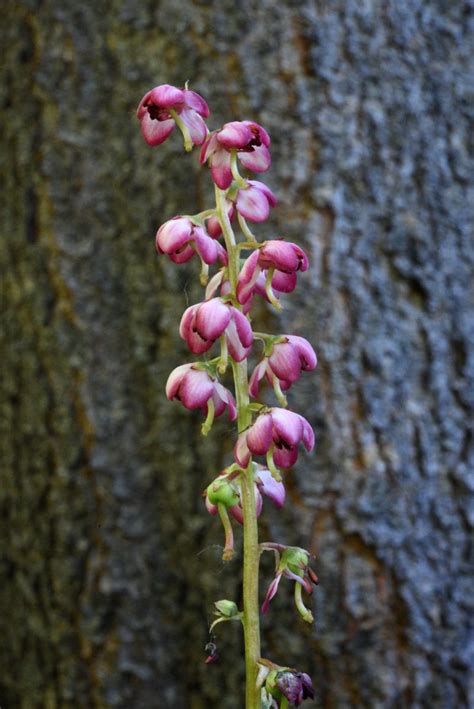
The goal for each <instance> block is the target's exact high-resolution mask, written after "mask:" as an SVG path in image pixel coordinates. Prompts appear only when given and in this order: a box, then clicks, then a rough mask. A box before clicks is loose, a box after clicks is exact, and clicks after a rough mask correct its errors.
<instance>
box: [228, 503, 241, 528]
mask: <svg viewBox="0 0 474 709" xmlns="http://www.w3.org/2000/svg"><path fill="white" fill-rule="evenodd" d="M229 512H230V514H231V515H232V517H233V518H234V519H235V520H237V522H238V523H239V524H243V523H244V511H243V509H242V507H241V506H240V505H233V506H232V507H229Z"/></svg>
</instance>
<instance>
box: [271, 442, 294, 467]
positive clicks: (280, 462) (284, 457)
mask: <svg viewBox="0 0 474 709" xmlns="http://www.w3.org/2000/svg"><path fill="white" fill-rule="evenodd" d="M273 460H274V462H275V465H277V466H278V467H279V468H291V467H292V466H293V465H294V464H295V463H296V461H297V460H298V449H297V448H296V446H291V447H289V448H285V447H281V448H279V447H278V446H277V445H276V446H275V448H274V449H273Z"/></svg>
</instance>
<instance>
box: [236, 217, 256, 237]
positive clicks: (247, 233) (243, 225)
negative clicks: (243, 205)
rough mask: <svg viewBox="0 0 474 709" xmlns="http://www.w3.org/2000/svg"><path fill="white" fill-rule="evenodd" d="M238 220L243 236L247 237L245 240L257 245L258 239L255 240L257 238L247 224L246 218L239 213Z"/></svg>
mask: <svg viewBox="0 0 474 709" xmlns="http://www.w3.org/2000/svg"><path fill="white" fill-rule="evenodd" d="M237 220H238V222H239V226H240V228H241V230H242V234H243V235H244V236H245V238H246V239H247V240H248V241H251V242H254V243H257V239H256V238H255V236H254V235H253V234H252V232H251V231H250V229H249V228H248V225H247V222H246V221H245V219H244V217H243V216H242V215H241V214H240V212H237Z"/></svg>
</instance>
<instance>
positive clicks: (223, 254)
mask: <svg viewBox="0 0 474 709" xmlns="http://www.w3.org/2000/svg"><path fill="white" fill-rule="evenodd" d="M216 248H217V257H218V259H219V261H220V262H221V263H222V264H224V266H227V264H228V262H229V256H228V254H227V251H226V250H225V248H224V247H223V246H222V245H221V244H219V242H218V241H216Z"/></svg>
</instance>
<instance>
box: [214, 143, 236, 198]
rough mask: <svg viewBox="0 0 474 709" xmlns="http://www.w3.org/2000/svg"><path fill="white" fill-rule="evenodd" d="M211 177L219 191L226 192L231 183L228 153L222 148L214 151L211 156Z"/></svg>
mask: <svg viewBox="0 0 474 709" xmlns="http://www.w3.org/2000/svg"><path fill="white" fill-rule="evenodd" d="M211 175H212V179H213V180H214V182H215V183H216V185H217V186H218V187H219V188H220V189H221V190H226V189H227V188H228V187H230V184H231V182H232V170H231V169H230V153H228V152H227V150H225V149H224V148H220V149H219V150H216V151H215V153H213V155H212V156H211Z"/></svg>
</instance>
